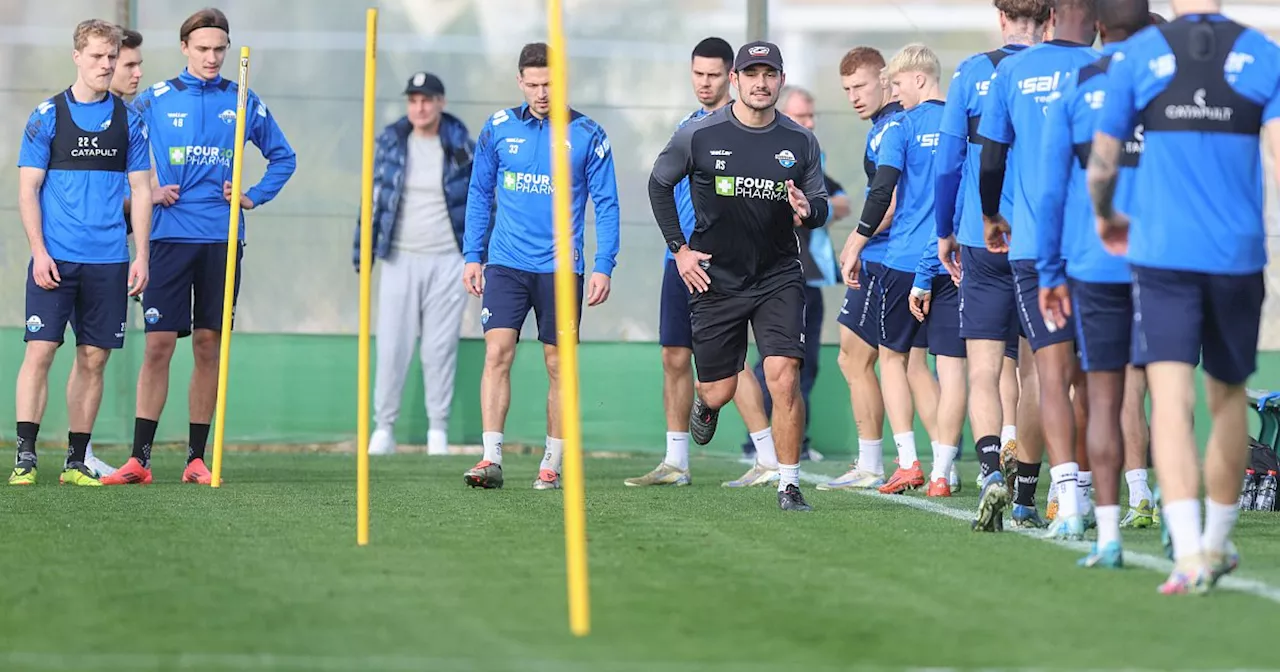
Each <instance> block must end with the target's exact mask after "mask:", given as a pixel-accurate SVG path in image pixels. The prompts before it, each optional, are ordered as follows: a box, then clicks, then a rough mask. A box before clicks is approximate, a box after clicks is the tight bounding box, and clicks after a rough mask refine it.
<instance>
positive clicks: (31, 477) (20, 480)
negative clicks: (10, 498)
mask: <svg viewBox="0 0 1280 672" xmlns="http://www.w3.org/2000/svg"><path fill="white" fill-rule="evenodd" d="M35 484H36V465H35V463H34V462H19V463H18V466H16V467H14V468H13V473H12V474H9V485H35Z"/></svg>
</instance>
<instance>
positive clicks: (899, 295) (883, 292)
mask: <svg viewBox="0 0 1280 672" xmlns="http://www.w3.org/2000/svg"><path fill="white" fill-rule="evenodd" d="M915 279H916V274H915V273H908V272H906V271H899V270H896V269H893V268H888V267H886V268H885V269H884V273H883V275H881V276H880V347H882V348H888V349H889V350H892V351H894V352H898V353H902V354H907V353H908V352H911V348H927V347H929V334H928V331H927V330H925V328H924V325H922V324H920V321H919V320H917V319H916V316H915V315H912V314H911V306H910V305H909V304H908V303H907V297H908V296H910V295H911V284H912V283H913V282H915Z"/></svg>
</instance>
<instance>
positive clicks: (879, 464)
mask: <svg viewBox="0 0 1280 672" xmlns="http://www.w3.org/2000/svg"><path fill="white" fill-rule="evenodd" d="M858 468H859V469H861V470H863V471H869V472H871V473H873V474H880V475H881V476H883V475H884V440H883V439H858Z"/></svg>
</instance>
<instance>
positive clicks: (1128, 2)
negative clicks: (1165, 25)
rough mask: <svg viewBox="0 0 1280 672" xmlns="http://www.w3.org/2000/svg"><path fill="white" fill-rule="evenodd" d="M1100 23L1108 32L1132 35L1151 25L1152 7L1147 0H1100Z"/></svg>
mask: <svg viewBox="0 0 1280 672" xmlns="http://www.w3.org/2000/svg"><path fill="white" fill-rule="evenodd" d="M1098 23H1100V24H1102V27H1103V28H1106V29H1107V32H1108V33H1112V32H1114V31H1123V32H1124V34H1125V35H1132V34H1134V33H1136V32H1138V31H1139V30H1142V29H1143V28H1146V27H1147V26H1149V25H1151V9H1150V7H1148V6H1147V0H1099V1H1098Z"/></svg>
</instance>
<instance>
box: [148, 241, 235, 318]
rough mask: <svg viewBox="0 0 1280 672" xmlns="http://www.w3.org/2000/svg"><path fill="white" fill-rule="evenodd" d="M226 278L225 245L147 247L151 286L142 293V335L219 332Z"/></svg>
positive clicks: (154, 244) (161, 243)
mask: <svg viewBox="0 0 1280 672" xmlns="http://www.w3.org/2000/svg"><path fill="white" fill-rule="evenodd" d="M243 258H244V243H240V244H239V245H237V249H236V279H235V286H234V287H233V288H232V299H231V326H232V328H233V329H234V328H235V314H236V301H237V300H238V299H239V297H240V275H241V271H242V270H243V264H241V263H240V260H242V259H243ZM226 278H227V244H226V243H175V242H169V241H167V240H156V241H152V242H151V282H150V283H148V284H147V288H146V290H145V291H143V293H142V309H143V312H142V320H143V322H145V323H146V330H147V333H152V332H168V331H176V332H178V337H179V338H182V337H184V336H190V335H191V330H192V329H211V330H213V331H221V330H222V300H223V297H222V293H223V291H224V289H225V287H226Z"/></svg>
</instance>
